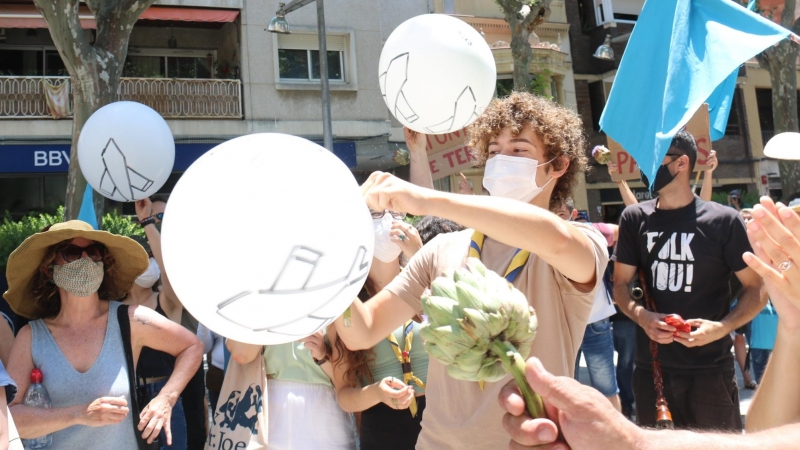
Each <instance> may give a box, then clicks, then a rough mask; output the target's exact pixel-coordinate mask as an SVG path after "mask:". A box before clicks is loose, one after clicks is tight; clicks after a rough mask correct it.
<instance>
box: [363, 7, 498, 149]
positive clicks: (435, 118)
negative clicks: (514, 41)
mask: <svg viewBox="0 0 800 450" xmlns="http://www.w3.org/2000/svg"><path fill="white" fill-rule="evenodd" d="M378 74H379V77H380V78H379V84H380V88H381V94H382V95H383V99H384V100H385V101H386V106H388V107H389V111H391V113H392V115H394V116H395V117H396V118H397V120H399V121H400V122H402V123H403V125H405V126H407V127H409V128H411V129H412V130H415V131H419V132H420V133H426V134H444V133H449V132H452V131H458V130H460V129H461V128H464V127H465V126H467V125H469V124H470V123H472V122H473V121H474V120H475V119H477V118H478V116H479V115H480V114H481V113H482V112H483V110H484V109H486V107H487V106H488V105H489V102H491V101H492V97H493V96H494V91H495V84H496V82H497V70H496V68H495V63H494V57H493V56H492V50H491V49H490V48H489V45H488V44H487V43H486V41H485V40H484V39H483V37H482V36H481V35H480V34H479V33H478V32H477V31H475V29H474V28H472V26H470V25H469V24H467V23H466V22H464V21H462V20H459V19H456V18H453V17H450V16H447V15H444V14H424V15H421V16H417V17H414V18H411V19H409V20H406V21H405V22H403V23H402V24H400V26H398V27H397V28H395V30H394V31H393V32H392V34H391V35H390V36H389V39H387V40H386V44H384V46H383V50H382V51H381V59H380V62H379V64H378Z"/></svg>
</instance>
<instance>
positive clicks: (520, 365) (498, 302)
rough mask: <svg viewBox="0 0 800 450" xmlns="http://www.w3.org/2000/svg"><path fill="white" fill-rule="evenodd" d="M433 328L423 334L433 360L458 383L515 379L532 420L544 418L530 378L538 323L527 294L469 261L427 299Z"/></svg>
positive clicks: (439, 282)
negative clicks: (527, 373)
mask: <svg viewBox="0 0 800 450" xmlns="http://www.w3.org/2000/svg"><path fill="white" fill-rule="evenodd" d="M422 309H423V310H424V311H425V314H426V315H427V316H428V324H427V326H425V327H424V328H423V329H422V330H421V331H420V335H421V336H422V338H423V339H424V342H425V350H426V351H427V352H428V354H429V355H430V356H432V357H433V358H435V359H436V360H437V361H439V362H441V363H442V364H444V365H446V366H447V373H448V374H449V375H450V376H451V377H453V378H456V379H458V380H465V381H480V382H483V381H489V382H496V381H499V380H500V379H502V378H503V377H504V376H505V375H506V374H507V373H508V372H511V374H512V375H513V376H514V379H515V380H516V381H517V384H518V385H519V388H520V391H521V393H522V395H523V397H524V398H525V403H526V406H527V408H528V412H529V413H530V415H531V417H544V407H543V405H542V400H541V398H540V397H539V396H538V395H536V393H534V392H533V390H532V389H531V387H530V386H529V385H528V383H527V381H526V380H525V362H524V359H525V358H527V357H528V354H530V351H531V344H532V343H533V339H534V337H536V327H537V324H538V322H537V319H536V313H535V312H534V311H533V308H532V307H531V306H530V305H528V301H527V300H526V299H525V296H524V295H523V294H522V293H521V292H520V291H519V290H517V289H516V288H514V286H512V285H511V283H509V282H508V281H506V279H505V278H503V277H501V276H500V275H498V274H496V273H494V272H492V271H491V270H488V269H486V267H485V266H484V265H483V263H481V261H480V260H478V259H475V258H469V259H468V260H467V265H466V267H465V268H461V269H458V270H456V271H454V272H452V273H449V272H448V273H447V274H446V276H442V277H439V278H437V279H436V280H435V281H434V282H433V284H432V285H431V295H429V296H423V297H422Z"/></svg>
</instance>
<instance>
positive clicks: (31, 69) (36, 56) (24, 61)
mask: <svg viewBox="0 0 800 450" xmlns="http://www.w3.org/2000/svg"><path fill="white" fill-rule="evenodd" d="M3 75H6V76H20V75H21V76H42V75H46V76H51V77H52V76H68V75H69V74H68V73H67V68H66V66H64V62H63V61H61V56H60V55H59V54H58V51H56V50H45V49H43V48H42V47H33V48H23V47H20V48H16V49H15V48H6V49H0V76H3Z"/></svg>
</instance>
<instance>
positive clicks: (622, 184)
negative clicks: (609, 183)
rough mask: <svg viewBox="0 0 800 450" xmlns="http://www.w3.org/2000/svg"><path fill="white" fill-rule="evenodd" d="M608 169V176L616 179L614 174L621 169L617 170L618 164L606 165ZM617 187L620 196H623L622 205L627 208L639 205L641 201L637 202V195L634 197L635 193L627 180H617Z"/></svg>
mask: <svg viewBox="0 0 800 450" xmlns="http://www.w3.org/2000/svg"><path fill="white" fill-rule="evenodd" d="M606 167H607V168H608V174H609V175H611V177H612V178H613V177H614V174H615V173H617V171H618V170H619V169H617V164H616V163H613V162H610V163H608V164H607V165H606ZM616 183H617V187H618V188H619V194H620V195H621V196H622V203H624V204H625V206H631V205H635V204H637V203H639V200H636V195H634V193H633V191H631V187H630V186H628V182H627V181H625V180H617V181H616Z"/></svg>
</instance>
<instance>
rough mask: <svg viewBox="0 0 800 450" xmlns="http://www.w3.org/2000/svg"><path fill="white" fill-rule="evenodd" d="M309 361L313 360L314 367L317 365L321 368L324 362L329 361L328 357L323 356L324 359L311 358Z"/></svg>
mask: <svg viewBox="0 0 800 450" xmlns="http://www.w3.org/2000/svg"><path fill="white" fill-rule="evenodd" d="M311 359H313V360H314V363H315V364H316V365H318V366H321V365H323V364H325V363H326V362H328V361H330V360H329V359H328V355H325V357H324V358H322V359H317V358H314V357H313V356H312V357H311Z"/></svg>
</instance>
